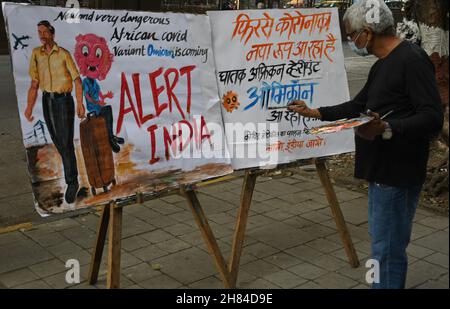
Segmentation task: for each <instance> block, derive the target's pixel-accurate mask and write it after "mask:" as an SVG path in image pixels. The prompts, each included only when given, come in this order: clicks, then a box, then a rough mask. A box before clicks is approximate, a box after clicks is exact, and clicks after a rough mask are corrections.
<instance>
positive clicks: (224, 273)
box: [181, 189, 235, 289]
mask: <svg viewBox="0 0 450 309" xmlns="http://www.w3.org/2000/svg"><path fill="white" fill-rule="evenodd" d="M181 193H182V194H183V195H184V197H185V198H186V200H187V202H188V204H189V207H190V208H191V211H192V214H193V215H194V219H195V222H196V223H197V225H198V227H199V229H200V232H201V233H202V236H203V239H204V240H205V243H206V245H207V247H208V249H209V251H210V252H211V254H212V255H213V257H214V262H215V263H216V267H217V269H218V270H219V274H220V277H221V278H222V281H223V283H224V285H225V288H227V289H230V288H234V287H235V286H234V284H233V281H232V280H231V277H230V273H229V272H228V270H227V266H226V263H225V260H224V258H223V256H222V253H221V251H220V248H219V246H218V244H217V241H216V238H215V237H214V234H213V232H212V230H211V227H210V226H209V224H208V220H207V219H206V217H205V214H204V212H203V209H202V207H201V205H200V202H199V200H198V198H197V195H196V194H195V192H194V191H192V190H185V189H182V190H181Z"/></svg>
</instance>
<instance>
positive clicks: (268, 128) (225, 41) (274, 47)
mask: <svg viewBox="0 0 450 309" xmlns="http://www.w3.org/2000/svg"><path fill="white" fill-rule="evenodd" d="M208 15H209V16H210V21H211V25H212V26H211V28H212V33H213V48H214V52H215V57H216V70H217V79H218V84H219V92H220V97H221V99H222V113H223V117H224V122H225V123H224V125H225V132H226V136H227V141H228V149H229V151H230V154H231V156H232V158H233V159H232V165H233V168H234V169H243V168H250V167H265V166H273V165H275V164H280V163H288V162H291V161H295V160H298V159H306V158H314V157H323V156H329V155H335V154H340V153H345V152H350V151H353V150H354V139H353V132H352V131H351V130H344V131H341V132H338V133H335V134H328V135H326V136H325V135H312V134H311V133H310V132H309V130H310V129H311V128H313V127H317V126H320V125H322V124H323V123H322V122H320V121H318V120H315V119H309V118H304V117H301V116H299V115H298V114H296V113H295V112H291V111H288V110H287V105H288V103H289V102H291V101H292V100H303V101H305V102H306V103H307V105H308V106H309V107H311V108H317V107H320V106H329V105H336V104H339V103H343V102H346V101H348V100H349V91H348V84H347V76H346V72H345V68H344V56H343V50H342V43H341V34H340V33H341V32H340V28H339V18H338V11H337V9H336V8H324V9H289V10H248V11H222V12H208Z"/></svg>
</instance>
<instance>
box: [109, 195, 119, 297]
mask: <svg viewBox="0 0 450 309" xmlns="http://www.w3.org/2000/svg"><path fill="white" fill-rule="evenodd" d="M108 241H109V243H108V273H107V278H106V287H107V288H108V289H118V288H120V249H121V241H122V207H116V205H115V203H113V204H112V205H111V207H110V217H109V236H108Z"/></svg>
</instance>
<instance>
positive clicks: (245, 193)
mask: <svg viewBox="0 0 450 309" xmlns="http://www.w3.org/2000/svg"><path fill="white" fill-rule="evenodd" d="M256 178H257V175H255V174H252V173H251V172H250V171H246V172H245V177H244V183H243V184H242V196H241V205H240V206H239V210H238V214H237V221H236V227H235V230H234V236H233V244H232V247H231V255H230V260H229V264H228V270H229V272H230V275H231V279H232V280H233V282H234V285H236V284H237V276H238V271H239V261H240V259H241V254H242V247H243V245H244V236H245V228H246V226H247V220H248V212H249V210H250V205H251V202H252V196H253V190H254V188H255V183H256Z"/></svg>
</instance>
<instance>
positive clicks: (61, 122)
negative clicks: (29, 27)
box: [24, 20, 85, 204]
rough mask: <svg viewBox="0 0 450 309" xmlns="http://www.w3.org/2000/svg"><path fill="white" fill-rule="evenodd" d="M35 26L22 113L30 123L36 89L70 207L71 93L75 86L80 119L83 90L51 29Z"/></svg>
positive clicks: (73, 176) (74, 186)
mask: <svg viewBox="0 0 450 309" xmlns="http://www.w3.org/2000/svg"><path fill="white" fill-rule="evenodd" d="M37 27H38V34H39V39H40V40H41V43H42V46H40V47H36V48H34V49H33V53H32V55H31V60H30V69H29V74H30V77H31V85H30V89H29V90H28V99H27V108H26V109H25V113H24V114H25V118H26V119H27V120H28V121H30V122H31V121H33V119H34V117H33V108H34V106H35V104H36V98H37V94H38V89H39V88H40V89H41V91H42V108H43V112H44V119H45V123H46V125H47V129H48V131H49V133H50V137H51V139H52V141H53V144H54V145H55V147H56V149H57V150H58V153H59V154H60V156H61V159H62V162H63V167H64V177H65V181H66V184H67V188H66V192H65V195H64V197H65V200H66V202H67V203H69V204H71V203H73V202H74V201H75V198H76V195H77V192H78V188H79V183H78V169H77V160H76V156H75V148H74V144H73V135H74V119H75V106H74V101H73V98H72V94H71V93H72V89H73V84H75V94H76V99H77V107H76V111H77V114H78V117H79V118H83V117H84V114H85V109H84V106H83V89H82V84H81V79H80V74H79V72H78V69H77V67H76V65H75V63H74V61H73V60H72V57H71V55H70V53H69V52H68V51H67V50H66V49H64V48H62V47H60V46H58V45H57V44H56V42H55V41H54V38H55V28H54V27H53V26H52V25H51V24H50V23H49V22H48V21H46V20H43V21H41V22H39V23H38V24H37Z"/></svg>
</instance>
